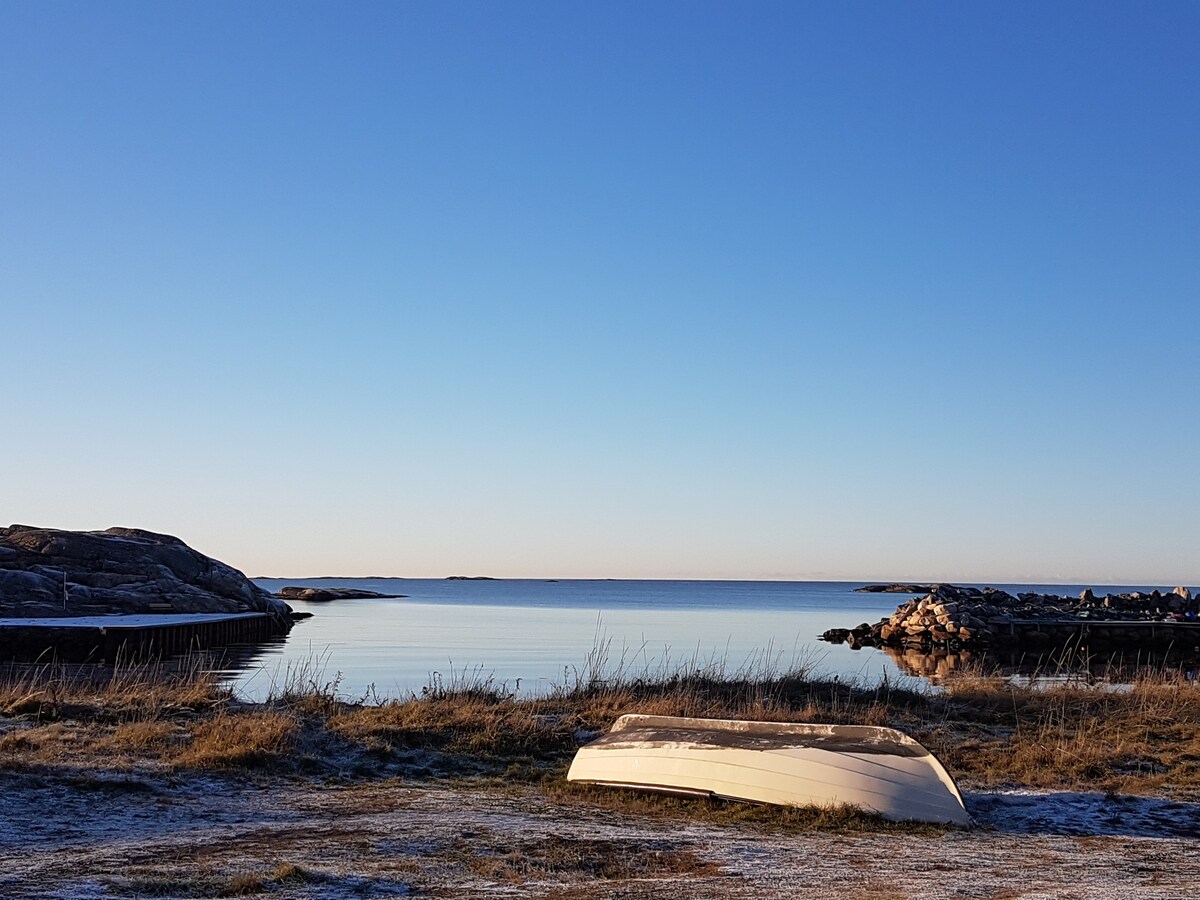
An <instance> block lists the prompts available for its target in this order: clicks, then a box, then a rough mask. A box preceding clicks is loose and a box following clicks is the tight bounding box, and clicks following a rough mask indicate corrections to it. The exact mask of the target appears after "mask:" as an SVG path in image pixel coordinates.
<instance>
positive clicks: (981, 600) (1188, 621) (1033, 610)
mask: <svg viewBox="0 0 1200 900" xmlns="http://www.w3.org/2000/svg"><path fill="white" fill-rule="evenodd" d="M821 639H822V640H825V641H830V642H832V643H842V642H846V643H848V644H850V646H851V647H853V648H856V649H857V648H858V647H895V648H910V649H921V650H923V651H926V652H928V651H930V650H933V649H942V650H950V651H957V650H960V649H964V648H983V647H991V648H1003V649H1006V650H1014V649H1015V650H1031V651H1042V650H1050V649H1053V648H1068V647H1073V648H1079V649H1083V648H1087V649H1090V650H1105V651H1107V650H1123V649H1126V648H1129V649H1133V648H1137V647H1145V648H1155V649H1174V650H1195V651H1200V596H1196V595H1193V594H1192V592H1191V590H1189V589H1188V588H1186V587H1177V588H1175V589H1174V590H1173V591H1170V592H1168V593H1163V592H1161V591H1157V590H1154V591H1150V592H1149V593H1143V592H1141V591H1134V592H1131V593H1126V594H1107V595H1105V596H1103V597H1099V596H1097V595H1096V594H1095V593H1094V592H1093V591H1091V590H1085V591H1083V592H1082V593H1081V594H1080V595H1079V596H1078V597H1077V598H1074V597H1060V596H1056V595H1052V594H1037V593H1024V594H1019V595H1018V596H1015V597H1014V596H1013V595H1012V594H1009V593H1008V592H1007V591H1003V590H998V589H996V588H983V589H982V590H980V589H978V588H973V587H957V586H955V585H936V586H934V589H933V590H932V591H930V592H929V594H928V595H927V596H925V597H921V598H917V597H913V598H912V599H910V600H907V601H905V602H904V603H901V604H900V605H899V606H898V607H897V608H896V611H895V612H894V613H893V614H892V615H891V616H889V617H887V618H885V619H880V620H879V621H878V622H876V623H874V624H871V623H868V622H864V623H862V624H861V625H859V626H857V627H855V628H833V629H830V630H829V631H826V632H825V633H824V634H823V635H821Z"/></svg>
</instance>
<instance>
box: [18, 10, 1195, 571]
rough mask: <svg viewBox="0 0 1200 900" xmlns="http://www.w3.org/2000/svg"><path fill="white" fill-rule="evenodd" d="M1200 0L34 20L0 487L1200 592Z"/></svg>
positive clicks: (388, 562)
mask: <svg viewBox="0 0 1200 900" xmlns="http://www.w3.org/2000/svg"><path fill="white" fill-rule="evenodd" d="M1198 38H1200V7H1198V6H1196V5H1195V4H1192V3H1154V4H1136V3H1119V4H1114V3H1099V2H1091V3H1078V4H1073V3H1055V4H1043V3H1028V4H1021V3H1006V4H991V5H985V4H974V3H972V4H963V3H910V4H892V3H821V4H817V3H813V4H800V3H778V4H776V3H754V4H734V3H687V4H683V3H609V4H564V3H512V4H492V3H358V4H352V5H345V4H332V3H331V4H313V3H257V4H233V3H171V4H163V3H112V4H91V3H50V2H46V3H41V2H39V3H31V2H10V3H6V4H4V5H2V6H0V86H2V88H3V89H2V90H0V209H2V210H3V213H2V214H0V348H2V350H3V359H4V362H5V367H4V369H5V372H6V375H7V389H6V390H5V392H4V397H5V402H4V406H5V410H4V414H3V417H2V418H0V428H2V429H3V432H4V433H3V436H2V441H0V447H2V448H3V449H0V459H2V460H3V463H4V468H5V471H6V472H7V473H8V474H9V477H8V478H7V479H6V481H7V482H8V483H7V484H6V486H5V488H4V489H3V492H0V521H2V522H3V523H8V522H23V523H31V524H43V525H50V526H57V527H66V528H102V527H106V526H108V525H113V524H121V525H133V526H140V527H144V528H150V529H154V530H159V531H166V532H170V533H174V534H178V535H179V536H180V537H182V538H184V539H185V540H187V541H188V542H189V543H191V544H193V546H196V547H198V548H199V549H201V550H203V551H205V552H207V553H210V554H212V555H214V556H218V557H220V558H222V559H225V560H227V561H229V562H231V563H233V564H234V565H237V566H239V567H240V568H243V569H244V570H246V571H247V572H248V573H250V574H254V575H268V574H271V575H290V576H297V577H299V576H302V575H319V574H343V575H353V574H358V575H368V574H380V575H409V576H421V575H428V576H438V575H447V574H490V575H497V576H521V575H526V576H547V577H554V576H558V577H573V576H574V577H746V578H850V579H857V578H862V579H877V578H879V579H883V578H895V579H907V578H931V579H932V578H945V579H958V580H992V581H1026V580H1038V581H1043V580H1050V581H1066V582H1096V583H1104V582H1109V583H1113V582H1117V583H1120V582H1126V583H1159V582H1162V583H1176V582H1190V583H1192V584H1195V583H1197V582H1200V525H1198V524H1197V521H1198V520H1197V516H1196V511H1197V509H1198V507H1200V503H1198V501H1200V478H1198V475H1200V466H1198V465H1197V462H1196V459H1197V447H1198V446H1200V425H1198V417H1197V396H1198V391H1197V388H1198V387H1200V378H1198V376H1197V371H1198V369H1197V362H1196V349H1195V347H1196V337H1197V330H1198V328H1197V326H1200V312H1198V311H1197V299H1198V290H1197V289H1198V287H1200V246H1198V244H1200V166H1198V165H1197V163H1196V160H1197V159H1200V66H1198V65H1197V63H1196V62H1195V58H1194V57H1195V52H1194V51H1195V46H1196V42H1197V39H1198Z"/></svg>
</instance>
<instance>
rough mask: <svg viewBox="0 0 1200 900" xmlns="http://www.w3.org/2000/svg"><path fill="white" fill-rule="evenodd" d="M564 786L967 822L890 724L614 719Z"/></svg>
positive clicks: (922, 752)
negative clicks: (842, 807)
mask: <svg viewBox="0 0 1200 900" xmlns="http://www.w3.org/2000/svg"><path fill="white" fill-rule="evenodd" d="M567 779H568V780H569V781H575V782H583V783H591V784H601V785H609V786H613V787H629V788H639V789H644V790H653V791H665V792H669V793H683V794H700V795H710V796H716V797H724V798H730V799H737V800H748V801H752V802H757V803H772V804H779V805H783V806H840V805H851V806H857V807H860V808H861V809H863V810H866V811H868V812H872V813H876V814H878V815H880V816H883V817H885V818H888V819H893V820H897V821H907V820H912V821H921V822H935V823H940V824H952V825H968V824H970V822H971V819H970V816H968V815H967V812H966V809H965V808H964V807H963V803H962V796H961V795H960V794H959V792H958V788H957V787H956V786H955V784H954V780H953V779H952V778H951V777H950V775H949V773H948V772H947V771H946V770H945V768H944V767H943V766H942V765H941V763H940V762H939V761H938V760H937V758H936V757H935V756H934V755H933V754H932V753H930V752H929V751H928V750H927V749H925V748H924V747H923V746H921V745H920V744H919V743H917V742H916V741H914V740H913V739H912V738H910V737H908V736H907V735H905V734H903V733H902V732H899V731H896V730H894V729H891V728H874V727H868V726H843V725H810V724H801V723H781V722H736V721H732V720H726V719H689V718H676V717H669V716H636V715H634V716H622V717H621V718H620V719H619V720H618V721H617V723H616V724H615V725H614V726H613V728H612V730H611V731H609V732H608V733H607V734H605V735H603V736H602V737H601V738H599V739H598V740H596V741H595V742H593V743H591V744H588V745H587V746H585V747H582V748H581V749H580V750H579V751H578V753H576V755H575V759H574V761H573V762H572V764H571V769H570V771H569V772H568V774H567Z"/></svg>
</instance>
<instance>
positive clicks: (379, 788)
mask: <svg viewBox="0 0 1200 900" xmlns="http://www.w3.org/2000/svg"><path fill="white" fill-rule="evenodd" d="M967 806H968V809H969V811H970V812H971V813H972V815H973V816H974V817H975V818H976V820H977V821H978V822H979V823H980V825H979V827H977V828H973V829H969V830H965V831H951V832H948V833H946V834H944V835H934V836H929V835H911V836H910V835H900V834H866V835H845V834H830V833H815V834H814V833H804V834H785V833H778V832H766V831H763V830H761V829H758V828H754V827H740V826H736V827H731V826H728V825H711V824H705V823H697V822H683V823H680V824H678V825H672V826H670V827H669V828H667V827H666V826H665V825H664V823H663V822H662V821H660V820H656V819H651V818H644V817H641V816H637V815H627V814H622V813H615V812H613V811H612V810H603V809H596V808H593V807H590V806H587V805H581V804H575V803H572V804H560V803H556V802H550V801H547V800H546V799H544V798H543V797H540V796H539V795H537V794H534V793H519V792H517V793H514V792H501V791H481V790H479V789H477V788H474V787H470V788H466V787H464V788H458V787H442V786H431V785H428V784H421V783H407V784H406V783H401V782H383V783H375V784H371V785H358V786H346V787H340V786H334V787H330V786H318V785H313V784H284V785H280V784H279V783H274V784H271V785H270V786H263V787H258V786H254V785H253V784H248V783H247V782H244V781H237V780H229V781H225V780H221V779H216V778H209V777H203V776H195V777H193V776H183V777H177V776H171V777H169V778H163V779H161V780H158V779H154V778H138V779H134V780H128V779H127V780H118V781H114V782H112V783H111V787H101V788H100V789H97V788H96V786H95V783H94V782H89V783H88V787H87V788H86V789H85V788H83V787H82V786H81V785H80V784H72V783H68V782H63V781H55V780H48V779H41V778H39V777H37V776H30V775H16V774H7V775H0V896H3V897H12V898H33V897H38V898H42V897H62V898H93V897H96V898H98V897H106V898H107V897H150V896H153V897H176V896H179V897H184V896H190V897H196V896H217V895H226V896H228V895H230V894H231V893H238V894H239V895H242V896H272V897H322V898H350V897H383V896H404V895H417V896H426V897H472V896H485V895H486V896H504V897H521V898H524V897H561V898H580V897H626V898H646V897H652V896H669V897H684V898H700V897H713V898H717V897H801V898H803V897H838V898H868V897H871V898H908V897H919V898H926V897H928V898H943V897H944V898H950V897H954V898H963V897H979V898H1018V897H1020V898H1029V900H1033V898H1103V897H1111V898H1122V900H1124V898H1134V897H1138V898H1141V897H1144V898H1181V900H1182V898H1188V900H1190V898H1195V897H1197V896H1200V804H1196V803H1182V802H1172V801H1170V800H1167V799H1153V798H1106V797H1104V796H1103V795H1100V794H1079V793H1033V792H1028V791H1013V792H972V793H968V794H967ZM233 875H242V876H244V877H243V880H242V881H241V882H237V883H231V882H230V877H231V876H233ZM256 879H257V881H256Z"/></svg>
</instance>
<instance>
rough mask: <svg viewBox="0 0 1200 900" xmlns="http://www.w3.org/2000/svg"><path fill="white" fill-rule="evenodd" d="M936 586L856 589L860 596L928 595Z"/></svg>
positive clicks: (878, 586) (874, 585) (873, 585)
mask: <svg viewBox="0 0 1200 900" xmlns="http://www.w3.org/2000/svg"><path fill="white" fill-rule="evenodd" d="M935 587H937V585H936V584H868V585H864V586H863V587H860V588H855V589H854V590H855V593H858V594H928V593H929V592H931V591H932V590H933V589H934V588H935Z"/></svg>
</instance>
